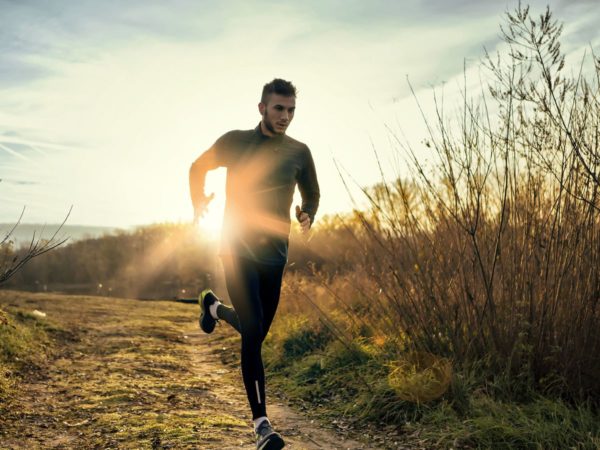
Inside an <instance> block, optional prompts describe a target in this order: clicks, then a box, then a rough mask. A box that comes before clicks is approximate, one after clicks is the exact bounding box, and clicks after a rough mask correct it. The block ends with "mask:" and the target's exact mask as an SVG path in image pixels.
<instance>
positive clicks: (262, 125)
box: [260, 120, 275, 137]
mask: <svg viewBox="0 0 600 450" xmlns="http://www.w3.org/2000/svg"><path fill="white" fill-rule="evenodd" d="M260 131H261V133H262V134H264V135H265V136H267V137H273V136H275V134H274V133H273V132H272V131H271V130H269V129H268V128H267V127H266V126H265V123H264V122H263V121H262V120H261V121H260Z"/></svg>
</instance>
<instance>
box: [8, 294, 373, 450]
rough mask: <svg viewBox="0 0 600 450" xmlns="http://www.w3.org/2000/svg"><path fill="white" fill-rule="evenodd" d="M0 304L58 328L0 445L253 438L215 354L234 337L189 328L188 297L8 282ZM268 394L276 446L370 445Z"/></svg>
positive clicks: (229, 374)
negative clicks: (114, 295)
mask: <svg viewBox="0 0 600 450" xmlns="http://www.w3.org/2000/svg"><path fill="white" fill-rule="evenodd" d="M0 305H2V306H3V307H8V308H10V307H13V308H19V309H23V310H28V311H33V310H35V309H37V310H40V311H43V312H45V313H46V314H47V320H49V321H51V322H52V323H56V324H58V326H59V327H60V328H62V331H60V332H56V333H53V337H54V338H55V339H56V340H57V345H56V351H55V354H54V356H53V358H51V360H50V361H49V363H48V365H47V367H43V368H40V369H38V370H35V371H31V372H29V373H28V374H27V375H26V377H25V383H24V384H23V385H22V387H21V391H20V393H19V395H18V396H17V397H16V398H15V399H14V400H13V401H12V403H11V404H10V407H9V409H8V411H9V412H8V414H5V415H4V416H3V417H1V418H0V448H3V449H4V448H10V449H25V448H26V449H36V448H44V449H47V448H76V449H88V448H97V449H117V448H118V449H140V448H149V449H166V448H173V449H192V448H194V449H231V448H236V449H239V448H247V449H251V448H254V440H253V434H252V430H251V427H250V424H251V421H250V420H249V419H250V417H249V408H248V406H247V400H246V397H245V393H244V391H243V389H242V387H241V386H242V382H241V374H240V373H239V371H238V370H237V369H234V367H235V365H231V364H224V363H223V361H224V360H225V361H227V360H231V359H234V360H235V358H237V355H236V354H235V352H234V351H232V350H231V349H232V347H233V348H236V345H232V344H233V343H234V341H235V340H236V339H238V338H237V337H236V336H235V335H234V333H233V332H230V331H229V330H228V329H226V328H225V327H220V328H219V329H218V330H217V331H218V333H214V334H213V335H210V336H208V335H205V334H203V333H201V332H199V330H198V328H197V323H196V313H197V309H196V307H194V306H193V305H185V304H178V303H173V302H143V301H136V300H123V299H110V298H99V297H82V296H61V295H51V294H47V295H46V294H27V293H18V292H10V291H0ZM272 397H273V396H271V397H270V400H271V403H270V405H269V406H268V408H269V416H270V418H271V420H272V421H273V423H274V425H275V427H276V428H277V429H278V430H279V431H280V432H281V433H282V435H283V436H284V437H285V438H286V441H287V443H288V446H287V447H286V448H290V449H294V448H295V449H359V448H361V449H362V448H370V447H367V446H365V445H362V444H359V443H357V442H356V441H352V440H349V439H345V438H344V436H341V435H339V434H337V433H335V432H334V431H333V430H326V429H324V428H322V427H319V426H317V425H316V424H314V423H312V422H311V421H309V420H307V419H304V418H303V417H301V416H300V415H298V414H297V413H295V412H293V411H291V410H290V408H288V407H286V406H285V405H283V404H280V403H278V402H277V401H276V400H274V399H273V398H272Z"/></svg>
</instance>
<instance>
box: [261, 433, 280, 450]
mask: <svg viewBox="0 0 600 450" xmlns="http://www.w3.org/2000/svg"><path fill="white" fill-rule="evenodd" d="M283 447H285V442H284V441H283V438H282V437H281V436H279V435H278V434H277V433H274V434H272V435H271V436H269V439H268V440H267V441H266V442H263V444H262V445H261V446H260V447H257V449H256V450H280V449H282V448H283Z"/></svg>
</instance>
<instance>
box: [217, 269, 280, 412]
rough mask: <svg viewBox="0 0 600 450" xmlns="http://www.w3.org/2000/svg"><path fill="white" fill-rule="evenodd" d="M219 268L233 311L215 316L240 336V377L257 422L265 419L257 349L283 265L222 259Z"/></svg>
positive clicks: (271, 312)
mask: <svg viewBox="0 0 600 450" xmlns="http://www.w3.org/2000/svg"><path fill="white" fill-rule="evenodd" d="M223 265H224V268H225V282H226V284H227V292H228V293H229V298H230V300H231V303H232V305H233V308H234V310H235V311H234V310H231V308H227V307H219V308H218V309H217V315H218V316H219V318H221V319H223V320H224V321H226V322H227V323H229V324H230V325H231V326H233V327H234V328H235V329H236V330H238V331H239V332H240V334H241V335H242V377H243V379H244V386H245V387H246V394H247V395H248V401H249V402H250V408H251V409H252V419H257V418H259V417H262V416H266V415H267V413H266V406H265V372H264V368H263V363H262V356H261V347H262V343H263V341H264V339H265V337H266V336H267V333H268V332H269V328H270V327H271V322H273V317H275V311H277V305H278V304H279V294H280V292H281V280H282V278H283V270H284V267H285V264H283V265H266V264H260V263H257V262H255V261H251V260H249V259H245V258H227V259H225V258H224V259H223Z"/></svg>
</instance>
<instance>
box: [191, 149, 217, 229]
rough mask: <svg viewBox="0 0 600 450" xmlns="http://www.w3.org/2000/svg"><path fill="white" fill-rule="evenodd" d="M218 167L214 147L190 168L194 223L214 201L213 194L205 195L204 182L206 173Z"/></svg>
mask: <svg viewBox="0 0 600 450" xmlns="http://www.w3.org/2000/svg"><path fill="white" fill-rule="evenodd" d="M217 167H219V164H218V161H217V155H216V151H215V148H214V146H213V147H211V148H210V149H208V150H207V151H205V152H204V153H202V155H200V157H199V158H198V159H196V161H194V162H193V163H192V166H191V167H190V195H191V197H192V205H193V207H194V221H197V220H198V219H199V218H200V217H201V216H202V214H203V213H204V211H205V209H206V207H207V206H208V203H209V202H210V201H211V200H212V197H213V194H211V195H210V196H208V197H207V196H206V195H205V194H204V181H205V179H206V172H208V171H209V170H213V169H216V168H217Z"/></svg>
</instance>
